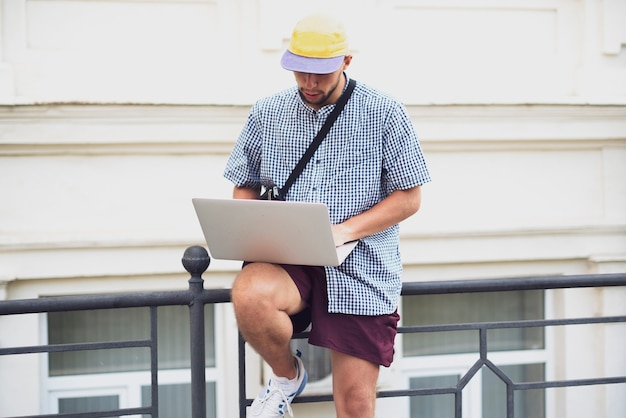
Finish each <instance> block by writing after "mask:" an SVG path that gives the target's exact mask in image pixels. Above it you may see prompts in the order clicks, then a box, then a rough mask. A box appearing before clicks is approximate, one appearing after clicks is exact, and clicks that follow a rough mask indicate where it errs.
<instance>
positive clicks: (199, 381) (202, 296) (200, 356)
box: [0, 246, 626, 418]
mask: <svg viewBox="0 0 626 418" xmlns="http://www.w3.org/2000/svg"><path fill="white" fill-rule="evenodd" d="M182 262H183V265H184V267H185V269H186V270H187V271H188V272H189V273H190V274H191V278H190V279H189V289H188V290H184V291H174V292H148V293H128V294H120V295H95V296H70V297H50V298H41V299H28V300H9V301H3V302H0V315H19V314H28V313H47V312H65V311H79V310H95V309H116V308H130V307H149V308H150V337H149V338H148V339H143V340H127V341H115V342H98V343H80V344H57V345H54V344H52V345H38V346H30V347H5V348H0V355H18V354H26V353H53V352H62V351H79V350H93V349H112V348H124V347H147V348H149V349H150V357H151V362H150V364H151V365H150V374H151V394H152V396H151V404H150V405H149V406H145V407H137V408H125V409H118V410H111V411H101V412H89V413H80V414H56V415H37V416H31V418H35V417H36V418H47V417H56V418H78V417H80V418H100V417H117V416H127V415H136V414H144V415H150V416H152V417H153V418H158V416H159V399H158V361H157V359H158V348H157V341H158V333H157V308H158V307H159V306H172V305H187V306H188V307H189V315H190V317H189V318H190V319H189V320H190V343H191V349H190V350H191V351H190V368H191V400H190V402H191V411H192V418H206V392H205V385H206V382H205V366H206V364H205V346H204V341H205V339H204V337H205V336H204V333H205V331H204V306H205V305H206V304H214V303H225V302H229V301H230V290H229V289H204V281H203V279H202V274H203V273H204V272H205V271H206V269H207V268H208V266H209V264H210V259H209V256H208V254H207V252H206V250H205V249H204V248H203V247H199V246H194V247H190V248H188V249H187V250H186V251H185V253H184V255H183V258H182ZM614 286H626V273H620V274H600V275H580V276H551V277H528V278H515V279H488V280H458V281H440V282H415V283H404V285H403V289H402V295H403V296H413V295H435V294H454V293H457V294H458V293H477V292H500V291H520V290H547V289H566V288H596V287H614ZM619 322H626V316H611V317H589V318H567V319H543V320H525V321H508V322H482V323H463V324H445V325H430V326H403V327H400V328H399V329H398V332H399V333H421V332H434V331H456V330H473V331H477V334H478V335H477V338H478V341H479V358H478V359H477V360H476V362H475V363H474V365H473V366H472V367H471V368H470V369H469V370H468V371H467V373H466V374H465V375H464V376H462V377H461V379H460V380H459V382H458V383H457V384H456V385H455V386H452V387H440V388H429V389H406V390H389V391H380V392H379V393H378V394H377V396H378V397H380V398H389V397H406V396H425V395H435V394H452V395H454V398H455V417H456V418H461V417H462V413H461V410H462V391H463V389H464V388H465V387H466V385H467V384H468V382H469V381H470V380H471V379H472V378H473V377H474V376H475V375H476V373H477V372H478V370H480V369H481V368H482V367H487V368H489V369H490V370H492V371H493V373H494V374H495V375H496V376H497V377H498V378H499V379H500V380H501V381H502V382H503V383H504V384H505V386H506V405H507V418H514V412H513V411H514V399H515V397H514V394H515V392H516V391H524V390H530V389H547V388H555V387H574V386H585V385H607V384H617V383H626V376H617V377H606V378H594V379H576V380H562V381H543V382H524V383H516V382H515V381H514V380H513V379H511V378H510V377H509V376H507V375H506V373H504V372H503V371H502V370H501V369H500V368H499V367H498V366H497V365H495V364H494V363H492V362H491V361H490V360H489V358H488V353H489V352H488V347H487V331H488V330H491V329H505V328H533V327H542V328H545V327H548V326H563V325H575V324H597V323H619ZM306 336H307V333H300V334H296V335H294V338H306ZM245 382H246V368H245V341H243V339H242V338H241V336H240V337H239V416H240V417H242V418H243V417H245V415H246V408H247V407H248V406H249V405H250V404H251V403H252V399H250V398H247V395H246V385H245ZM324 401H332V395H331V394H327V395H306V396H299V397H298V398H296V399H295V400H294V403H304V402H324ZM518 418H519V417H518Z"/></svg>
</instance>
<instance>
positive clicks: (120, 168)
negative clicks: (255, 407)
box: [0, 0, 626, 418]
mask: <svg viewBox="0 0 626 418" xmlns="http://www.w3.org/2000/svg"><path fill="white" fill-rule="evenodd" d="M320 5H321V6H322V7H325V8H326V9H327V10H333V11H335V12H337V14H340V15H342V16H343V17H344V20H345V21H346V23H347V26H348V29H349V32H350V34H351V43H352V45H353V49H354V55H355V58H354V60H353V64H352V66H351V69H350V74H351V76H353V77H354V78H356V79H357V80H360V81H363V82H366V83H368V84H370V85H372V86H375V87H378V88H380V89H382V90H384V91H387V92H389V93H391V94H393V95H395V96H396V97H398V98H399V99H401V100H402V101H404V102H405V103H406V104H407V106H408V109H409V112H410V114H411V117H412V119H413V121H414V123H415V127H416V130H417V132H418V135H419V137H420V138H421V141H422V144H423V147H424V151H425V153H426V157H427V159H428V163H429V166H430V168H431V171H432V176H433V182H432V183H431V184H429V185H427V186H425V187H424V202H423V207H422V209H421V210H420V213H418V214H417V215H416V216H414V217H413V218H411V219H409V220H407V221H406V222H405V223H404V224H403V228H402V250H403V257H404V262H405V270H406V274H405V280H406V281H419V280H445V279H459V278H486V277H504V276H510V277H516V276H529V275H544V274H584V273H596V272H599V273H603V272H624V271H625V270H626V51H625V48H624V44H626V30H625V29H624V28H626V2H625V1H623V0H603V1H601V0H541V1H539V0H537V1H535V0H506V1H501V0H499V1H492V0H469V1H468V0H387V1H383V0H379V1H374V0H367V1H357V0H351V1H344V2H332V1H328V2H305V1H288V0H238V1H232V0H185V1H183V0H135V1H117V0H116V1H114V0H100V1H90V0H73V1H70V0H1V1H0V298H3V299H21V298H35V297H40V296H50V295H65V294H91V293H99V292H119V291H136V290H152V289H154V290H169V289H182V288H185V287H186V286H187V283H186V280H187V277H186V274H184V272H183V271H182V266H181V264H180V258H181V256H182V253H183V251H184V249H185V248H186V247H188V246H189V245H193V244H202V236H201V232H200V229H199V227H198V225H197V221H196V219H195V215H194V212H193V208H192V206H191V202H190V199H191V198H192V197H197V196H212V197H228V196H229V195H230V185H229V184H228V183H227V182H226V181H225V180H224V179H223V178H222V176H221V173H222V170H223V167H224V164H225V161H226V158H227V156H228V153H229V151H230V148H231V147H232V144H233V141H234V140H235V138H236V137H237V135H238V133H239V130H240V128H241V126H242V125H243V123H244V120H245V117H246V115H247V110H248V108H249V105H250V104H251V103H252V102H253V101H254V100H255V99H257V98H259V97H260V96H262V95H266V94H270V93H271V92H273V91H276V90H278V89H282V88H284V87H286V86H289V85H291V84H292V83H293V81H292V76H291V75H290V74H289V73H287V72H285V71H283V70H282V69H280V66H279V64H278V61H279V57H280V55H281V54H282V51H283V50H284V48H285V46H286V45H287V42H288V38H289V35H290V30H291V28H292V26H293V23H294V22H295V20H296V19H297V18H298V17H300V16H301V15H302V14H304V13H305V12H307V11H310V10H313V8H314V7H318V6H320ZM237 268H238V263H232V262H224V261H217V260H214V261H213V262H212V265H211V266H210V268H209V271H208V272H207V274H206V275H205V280H206V284H205V287H213V286H216V287H228V286H229V285H230V282H231V281H232V277H233V275H234V274H235V271H236V270H237ZM624 296H625V295H624V293H623V291H622V290H617V289H603V290H598V291H581V292H567V291H562V292H553V293H551V294H550V296H549V298H550V300H549V301H548V302H549V304H550V305H551V306H553V308H554V314H555V315H566V314H567V315H570V316H583V315H587V314H590V315H593V314H595V313H603V314H606V315H609V314H610V315H618V314H624V309H626V307H625V306H624V304H623V303H621V301H623V300H624ZM218 320H219V321H220V322H219V324H218V328H219V329H220V330H222V331H223V333H224V334H225V335H224V337H225V338H220V341H231V342H232V344H233V346H232V347H225V346H220V347H219V348H218V352H219V353H221V354H219V355H220V356H221V357H220V358H219V359H218V362H219V361H220V360H221V364H222V365H223V367H222V368H221V369H219V372H218V373H220V378H221V379H222V380H221V381H222V382H224V383H225V385H223V386H222V387H221V388H220V390H221V391H223V392H222V393H221V394H220V396H218V399H222V400H224V401H225V403H226V402H236V400H235V399H236V397H235V395H236V390H235V388H236V384H235V381H234V380H233V378H232V370H234V368H236V367H237V366H236V364H237V363H236V359H235V358H234V357H233V356H232V352H233V350H234V344H235V342H236V340H235V339H234V338H230V337H232V336H233V335H234V334H235V332H234V331H233V330H234V326H235V323H234V319H233V318H232V314H231V312H230V307H229V306H227V305H225V306H224V307H220V308H219V314H218ZM43 328H44V327H43V323H42V320H41V319H40V318H37V317H35V316H24V317H18V318H3V317H0V346H2V347H7V346H18V345H34V344H38V343H40V342H41V341H43V338H45V333H44V330H43ZM16 330H20V331H21V332H16ZM594 332H595V331H594ZM623 335H625V333H624V328H623V326H620V325H606V326H604V327H603V330H602V332H601V333H600V334H598V335H596V337H597V339H594V340H593V341H594V343H593V344H591V341H589V340H588V338H587V337H585V336H582V337H581V336H580V335H578V334H577V331H576V330H573V331H569V330H568V331H564V332H563V333H562V334H559V335H558V338H557V340H556V341H555V343H554V347H553V354H554V357H555V359H558V362H557V363H556V364H555V366H554V370H553V373H554V377H555V378H574V377H576V376H577V374H578V373H583V374H585V373H587V372H588V373H592V374H593V376H595V375H596V374H597V375H605V374H604V373H606V374H620V373H621V374H622V375H623V374H626V365H625V364H624V360H623V352H624V348H625V346H626V341H624V338H623ZM598 350H600V352H602V353H603V357H602V358H595V357H594V356H595V355H597V353H598ZM42 358H43V357H42V356H35V355H32V356H31V355H28V356H17V357H16V356H12V358H11V359H7V358H3V357H0V416H11V415H27V414H36V413H45V412H46V411H47V408H48V406H47V405H46V402H47V399H46V396H45V388H43V389H42V388H41V385H43V384H45V383H44V382H45V378H44V377H43V375H44V374H45V370H42V369H43V363H42V361H43V360H42ZM587 360H590V361H587ZM581 364H586V365H588V367H584V368H581ZM250 365H251V367H250V370H249V375H250V385H249V386H251V389H250V391H251V394H252V393H255V392H256V389H255V388H254V386H255V385H256V384H257V381H258V380H259V374H260V373H261V371H260V370H258V367H257V365H256V362H255V360H254V359H251V360H250ZM255 367H256V368H255ZM401 367H402V362H398V363H397V364H396V365H394V367H392V369H391V370H389V371H386V372H388V373H389V374H390V376H396V373H401ZM620 370H621V372H620ZM6 376H11V377H10V378H7V377H6ZM585 376H587V375H585ZM593 376H592V377H593ZM383 381H384V382H387V383H385V384H387V385H388V386H393V385H394V383H393V378H391V377H390V378H387V380H384V379H383ZM22 383H23V384H22ZM228 388H230V389H228ZM577 393H578V392H576V391H569V392H568V391H561V392H559V393H558V394H557V395H555V399H554V400H553V403H552V404H551V405H552V406H551V408H552V409H551V411H550V412H551V413H552V415H551V416H554V417H561V416H567V417H568V418H569V417H579V416H580V417H587V416H591V415H593V416H605V417H608V418H613V417H618V416H620V417H621V416H623V415H624V411H626V403H625V402H626V401H625V400H624V399H625V398H624V397H623V396H622V395H623V385H621V386H620V385H616V386H614V387H607V388H601V389H597V390H595V389H594V390H592V391H588V392H585V396H584V397H581V396H577ZM381 403H382V402H381ZM385 405H386V404H385ZM219 407H220V408H222V409H220V411H222V412H223V411H224V409H223V408H224V404H221V405H220V406H219ZM324 407H325V406H319V408H324ZM326 407H329V406H328V405H326ZM297 408H299V409H296V412H299V415H298V416H319V415H316V414H319V411H320V409H316V408H317V407H316V408H313V409H311V408H310V407H307V406H302V405H298V406H297ZM307 408H308V409H307ZM309 411H310V412H309ZM328 411H332V408H330V407H329V408H328ZM590 411H591V412H590ZM599 413H600V414H602V415H599ZM307 414H308V415H307ZM329 414H332V413H331V412H329ZM220 416H224V417H227V416H228V415H225V413H223V415H220ZM329 416H330V415H329Z"/></svg>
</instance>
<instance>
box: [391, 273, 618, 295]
mask: <svg viewBox="0 0 626 418" xmlns="http://www.w3.org/2000/svg"><path fill="white" fill-rule="evenodd" d="M612 286H626V273H615V274H585V275H572V276H545V277H511V278H501V279H477V280H448V281H431V282H405V283H403V286H402V295H403V296H411V295H441V294H449V293H478V292H501V291H502V292H504V291H514V290H541V289H566V288H581V287H612Z"/></svg>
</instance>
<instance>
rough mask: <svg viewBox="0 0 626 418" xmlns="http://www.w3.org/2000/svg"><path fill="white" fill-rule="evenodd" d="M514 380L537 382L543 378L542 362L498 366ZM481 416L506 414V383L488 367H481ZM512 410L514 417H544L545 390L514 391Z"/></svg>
mask: <svg viewBox="0 0 626 418" xmlns="http://www.w3.org/2000/svg"><path fill="white" fill-rule="evenodd" d="M500 369H501V370H502V372H504V374H506V375H507V376H508V377H509V378H511V380H513V381H514V382H516V383H517V382H537V381H543V380H545V378H544V375H545V372H544V365H543V364H520V365H513V366H502V367H500ZM482 382H483V402H482V404H483V418H501V417H505V416H506V385H505V383H504V382H503V381H502V380H500V378H499V377H498V376H496V375H495V374H494V373H493V372H492V371H491V370H490V369H488V368H483V377H482ZM513 403H514V408H513V409H514V411H515V416H516V417H533V418H543V417H545V391H544V390H541V389H537V390H520V391H515V398H514V402H513Z"/></svg>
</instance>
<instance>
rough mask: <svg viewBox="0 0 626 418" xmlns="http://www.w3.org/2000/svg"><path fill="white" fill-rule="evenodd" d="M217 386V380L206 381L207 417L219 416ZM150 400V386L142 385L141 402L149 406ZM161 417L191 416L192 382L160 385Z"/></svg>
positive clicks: (179, 417)
mask: <svg viewBox="0 0 626 418" xmlns="http://www.w3.org/2000/svg"><path fill="white" fill-rule="evenodd" d="M215 386H216V385H215V382H207V383H206V416H207V418H216V416H217V407H216V395H215ZM150 402H151V394H150V386H142V387H141V404H142V406H149V405H150ZM142 418H150V415H143V416H142ZM159 418H191V384H188V383H186V384H176V385H159Z"/></svg>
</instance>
